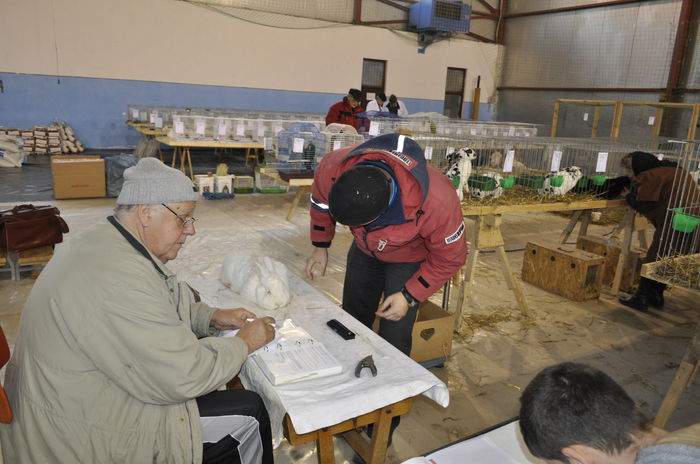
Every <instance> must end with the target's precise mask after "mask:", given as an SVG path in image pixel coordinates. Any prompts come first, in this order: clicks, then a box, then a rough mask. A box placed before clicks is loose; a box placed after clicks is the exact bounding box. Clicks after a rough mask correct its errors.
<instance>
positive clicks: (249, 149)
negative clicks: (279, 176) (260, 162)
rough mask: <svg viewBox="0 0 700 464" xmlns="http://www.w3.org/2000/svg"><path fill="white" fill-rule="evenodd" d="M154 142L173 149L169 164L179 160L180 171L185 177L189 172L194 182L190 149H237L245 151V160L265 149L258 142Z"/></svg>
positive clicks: (173, 165) (165, 137)
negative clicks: (171, 159)
mask: <svg viewBox="0 0 700 464" xmlns="http://www.w3.org/2000/svg"><path fill="white" fill-rule="evenodd" d="M156 140H157V141H158V142H160V143H162V144H165V145H168V146H169V147H173V149H174V151H173V161H172V163H171V166H172V167H175V165H176V164H177V159H178V157H179V158H180V171H182V172H183V173H185V175H187V170H189V177H190V179H192V180H193V181H194V170H193V169H192V156H191V154H190V148H214V149H217V148H237V149H245V151H246V159H248V158H249V157H253V156H255V157H257V156H259V155H258V153H259V151H262V150H263V149H264V148H265V145H264V144H263V143H258V142H235V141H230V142H229V141H217V140H176V139H173V138H170V137H168V136H160V137H156Z"/></svg>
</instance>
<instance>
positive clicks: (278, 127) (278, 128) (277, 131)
mask: <svg viewBox="0 0 700 464" xmlns="http://www.w3.org/2000/svg"><path fill="white" fill-rule="evenodd" d="M281 130H282V126H275V135H277V134H279V133H280V131H281Z"/></svg>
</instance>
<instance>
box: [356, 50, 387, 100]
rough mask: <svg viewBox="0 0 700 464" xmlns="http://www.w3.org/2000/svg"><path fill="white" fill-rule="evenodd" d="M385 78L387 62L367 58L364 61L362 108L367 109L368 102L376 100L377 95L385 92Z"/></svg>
mask: <svg viewBox="0 0 700 464" xmlns="http://www.w3.org/2000/svg"><path fill="white" fill-rule="evenodd" d="M385 77H386V60H371V59H367V58H365V59H364V60H363V61H362V88H361V89H360V90H361V91H362V100H363V101H362V106H364V107H367V101H368V100H372V99H374V95H375V94H377V93H380V92H384V84H385V82H386V80H385ZM368 94H369V96H368Z"/></svg>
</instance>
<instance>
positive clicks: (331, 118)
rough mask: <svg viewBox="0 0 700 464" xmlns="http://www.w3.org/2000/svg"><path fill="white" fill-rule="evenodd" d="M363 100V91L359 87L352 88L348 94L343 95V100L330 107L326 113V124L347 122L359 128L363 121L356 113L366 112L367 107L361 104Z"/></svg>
mask: <svg viewBox="0 0 700 464" xmlns="http://www.w3.org/2000/svg"><path fill="white" fill-rule="evenodd" d="M361 101H362V92H360V91H359V90H357V89H350V90H349V91H348V94H347V95H346V96H345V97H343V100H342V101H339V102H338V103H336V104H334V105H333V106H331V107H330V108H328V114H326V125H330V124H333V123H337V124H347V125H348V126H352V127H354V128H355V129H359V128H360V125H361V121H360V119H359V118H358V117H357V116H356V114H357V113H364V112H365V109H364V108H363V107H362V105H360V102H361Z"/></svg>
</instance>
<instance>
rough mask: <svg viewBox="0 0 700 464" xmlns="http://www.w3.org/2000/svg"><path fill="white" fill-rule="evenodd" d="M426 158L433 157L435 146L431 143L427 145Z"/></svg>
mask: <svg viewBox="0 0 700 464" xmlns="http://www.w3.org/2000/svg"><path fill="white" fill-rule="evenodd" d="M425 159H427V160H430V159H433V147H431V146H430V145H428V146H427V147H425Z"/></svg>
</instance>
